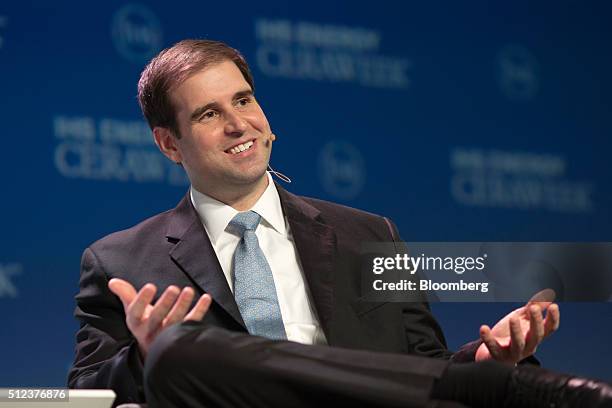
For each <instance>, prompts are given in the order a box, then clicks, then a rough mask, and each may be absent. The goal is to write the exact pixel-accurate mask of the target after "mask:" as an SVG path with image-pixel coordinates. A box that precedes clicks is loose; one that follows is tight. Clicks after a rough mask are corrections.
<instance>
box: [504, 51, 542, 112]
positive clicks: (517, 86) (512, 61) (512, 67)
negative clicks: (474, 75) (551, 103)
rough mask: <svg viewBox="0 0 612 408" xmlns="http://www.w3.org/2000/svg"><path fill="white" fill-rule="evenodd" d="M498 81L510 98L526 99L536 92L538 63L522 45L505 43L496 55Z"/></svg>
mask: <svg viewBox="0 0 612 408" xmlns="http://www.w3.org/2000/svg"><path fill="white" fill-rule="evenodd" d="M498 65H499V83H500V86H501V90H502V92H503V93H504V94H505V95H506V96H507V97H508V98H510V99H515V100H528V99H532V98H533V97H534V96H536V94H537V92H538V85H539V84H538V82H539V81H538V63H537V61H536V59H535V57H534V56H533V54H532V53H531V52H530V51H529V50H528V49H527V48H525V47H523V46H522V45H516V44H512V45H507V46H506V47H504V48H502V50H501V51H500V52H499V55H498Z"/></svg>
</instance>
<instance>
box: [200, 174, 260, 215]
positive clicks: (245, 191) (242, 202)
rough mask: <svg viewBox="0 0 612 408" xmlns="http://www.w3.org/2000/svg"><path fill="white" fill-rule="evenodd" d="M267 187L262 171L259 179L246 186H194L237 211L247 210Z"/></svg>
mask: <svg viewBox="0 0 612 408" xmlns="http://www.w3.org/2000/svg"><path fill="white" fill-rule="evenodd" d="M267 187H268V174H267V173H264V175H263V176H262V177H261V179H260V180H258V181H257V182H256V183H253V184H251V185H248V186H235V187H233V186H223V188H216V189H202V190H201V189H200V188H197V187H196V190H198V191H200V192H201V193H204V194H206V195H208V196H210V197H212V198H214V199H215V200H218V201H221V202H222V203H224V204H227V205H229V206H230V207H233V208H234V209H236V210H237V211H247V210H249V209H251V208H252V207H253V206H254V205H255V203H256V202H257V200H259V197H261V196H262V195H263V193H264V192H265V191H266V188H267ZM209 190H212V191H209Z"/></svg>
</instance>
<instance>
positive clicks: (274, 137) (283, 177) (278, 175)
mask: <svg viewBox="0 0 612 408" xmlns="http://www.w3.org/2000/svg"><path fill="white" fill-rule="evenodd" d="M275 140H276V135H275V134H274V133H270V138H269V139H268V146H270V145H271V144H272V142H273V141H275ZM268 170H269V171H270V173H271V174H274V175H275V176H276V177H278V178H279V179H281V180H283V181H284V182H285V183H291V179H290V178H289V177H287V176H285V175H284V174H283V173H281V172H279V171H276V170H274V169H273V168H272V166H270V164H269V163H268Z"/></svg>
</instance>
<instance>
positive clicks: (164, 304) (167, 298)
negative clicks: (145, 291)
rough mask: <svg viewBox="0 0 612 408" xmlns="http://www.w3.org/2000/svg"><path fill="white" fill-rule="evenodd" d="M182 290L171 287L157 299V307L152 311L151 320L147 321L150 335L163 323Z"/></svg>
mask: <svg viewBox="0 0 612 408" xmlns="http://www.w3.org/2000/svg"><path fill="white" fill-rule="evenodd" d="M180 292H181V291H180V289H179V288H178V287H176V286H174V285H170V286H168V287H167V288H166V290H164V293H162V295H161V296H160V297H159V299H157V302H155V306H153V309H151V314H150V315H149V320H148V321H147V328H148V331H149V334H150V333H153V332H155V331H156V330H157V329H158V328H159V326H160V325H161V323H162V321H163V320H164V319H165V317H166V315H167V314H168V312H169V311H170V309H171V308H172V305H174V302H175V301H176V298H177V297H178V295H179V293H180Z"/></svg>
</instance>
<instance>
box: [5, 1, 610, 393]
mask: <svg viewBox="0 0 612 408" xmlns="http://www.w3.org/2000/svg"><path fill="white" fill-rule="evenodd" d="M14 3H15V4H6V3H3V4H2V5H1V6H0V101H1V102H0V103H1V106H2V108H1V109H0V129H1V130H2V139H1V140H2V147H3V149H4V155H3V158H2V160H0V170H1V171H2V174H3V181H4V182H3V186H2V200H0V214H1V215H0V216H1V217H2V232H3V233H2V234H1V238H0V311H2V324H0V361H2V368H1V369H0V386H9V385H12V386H16V385H62V384H64V383H65V378H66V372H67V369H68V366H69V365H70V363H71V361H72V357H73V347H74V332H75V330H76V328H77V324H76V322H75V321H74V319H73V318H72V312H73V308H74V301H73V297H74V295H75V293H76V291H77V287H78V277H79V261H80V255H81V252H82V250H83V249H84V248H85V247H86V246H87V245H88V244H90V243H91V242H93V241H94V240H96V239H98V238H100V237H102V236H104V235H105V234H107V233H110V232H112V231H115V230H118V229H122V228H127V227H129V226H131V225H133V224H135V223H137V222H139V221H141V220H142V219H144V218H146V217H148V216H151V215H153V214H155V213H157V212H160V211H163V210H166V209H168V208H170V207H172V206H174V205H175V204H176V203H177V202H178V201H179V199H180V198H181V196H182V195H183V194H184V193H185V191H186V189H187V183H186V178H185V176H184V175H183V174H182V173H181V171H180V168H179V167H176V166H172V165H171V164H170V163H169V162H167V161H166V160H165V159H164V158H163V157H162V156H161V154H159V153H157V152H156V148H155V146H154V144H153V142H152V138H151V136H150V134H149V130H148V128H147V127H146V124H145V123H144V121H143V120H142V118H141V114H140V111H139V108H138V105H137V102H136V83H137V81H138V78H139V74H140V72H141V70H142V68H143V67H144V65H145V64H146V62H147V60H148V59H149V58H150V57H151V56H153V55H154V54H155V53H157V52H158V51H159V50H160V49H162V48H163V47H166V46H169V45H171V44H172V43H174V42H176V41H178V40H180V39H184V38H194V37H198V38H202V37H206V38H212V39H219V40H222V41H225V42H228V43H229V44H231V45H233V46H234V47H236V48H238V49H239V50H241V51H242V52H243V53H244V54H245V56H246V57H247V60H248V61H249V62H250V64H251V68H252V70H253V73H254V76H255V81H256V94H257V97H258V99H259V101H260V103H261V105H262V106H263V108H264V110H265V112H266V113H267V116H268V119H269V120H270V123H271V125H272V129H273V131H274V132H275V133H276V134H277V136H278V140H277V142H276V143H275V149H274V153H273V157H272V165H273V166H274V167H275V168H276V169H277V170H279V171H282V172H284V173H286V174H288V175H289V176H291V178H292V179H293V183H292V184H291V185H290V186H288V188H289V190H291V191H292V192H294V193H298V194H304V195H310V196H315V197H319V198H323V199H329V200H333V201H337V202H341V203H344V204H347V205H350V206H354V207H358V208H361V209H365V210H368V211H371V212H376V213H380V214H384V215H386V216H389V217H391V218H392V219H393V220H394V221H395V222H396V223H397V224H398V226H399V228H400V231H401V233H402V237H403V238H404V239H405V240H406V241H452V240H457V241H470V240H473V241H485V240H492V241H512V240H513V241H521V240H525V241H612V237H611V232H610V231H612V219H611V211H610V208H611V204H612V191H611V188H610V175H611V171H610V164H609V155H610V152H611V148H612V143H611V142H610V137H611V136H612V121H611V117H612V116H611V115H610V113H611V111H610V108H611V100H610V95H612V81H611V79H610V78H611V76H610V72H612V59H611V58H612V53H611V52H610V50H611V49H610V38H612V37H611V35H610V34H611V31H612V30H611V29H610V24H609V21H610V17H611V15H612V13H611V11H612V9H611V8H612V7H611V6H610V4H609V3H605V2H595V1H593V2H569V1H561V2H555V3H554V4H553V3H544V2H529V1H514V2H511V4H510V3H505V2H500V3H496V4H489V2H469V4H466V3H465V2H438V1H435V2H387V1H378V2H375V3H372V2H363V3H360V2H355V1H337V2H330V1H319V0H313V1H309V2H305V3H303V4H302V3H300V2H278V3H267V4H262V2H239V3H237V2H225V3H223V2H222V3H219V2H214V3H207V2H181V1H173V2H163V1H141V2H138V3H125V2H121V1H106V2H99V3H95V4H88V3H87V2H72V3H68V2H66V3H63V2H49V3H48V4H47V3H43V2H40V3H32V4H29V5H26V4H20V5H19V4H17V2H14ZM433 307H434V311H435V313H436V315H437V317H438V318H439V320H440V322H441V324H442V326H443V327H444V328H445V332H446V335H447V337H448V340H449V343H450V345H451V347H458V346H459V345H461V344H463V343H464V342H466V341H468V340H471V339H473V338H475V336H477V330H478V327H479V324H480V323H489V324H490V323H494V322H495V321H497V319H499V318H500V317H501V316H503V315H504V314H505V313H506V312H507V311H509V310H510V309H511V308H512V307H515V305H508V304H503V305H500V304H484V305H483V304H436V305H433ZM561 310H562V324H561V329H560V331H559V332H558V333H557V334H555V335H554V336H553V337H552V338H550V339H548V340H547V341H546V342H545V343H544V344H543V345H542V346H541V348H540V350H539V352H538V354H539V356H540V358H541V360H542V361H543V363H544V365H546V366H548V367H551V368H555V369H559V370H564V371H570V372H575V373H582V374H588V375H592V376H597V377H601V378H604V379H608V380H612V369H611V368H610V367H611V366H612V353H610V352H609V350H608V345H609V343H610V338H611V337H612V313H611V312H612V305H611V304H610V303H604V302H601V303H589V304H586V303H581V304H576V303H575V304H562V305H561Z"/></svg>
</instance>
